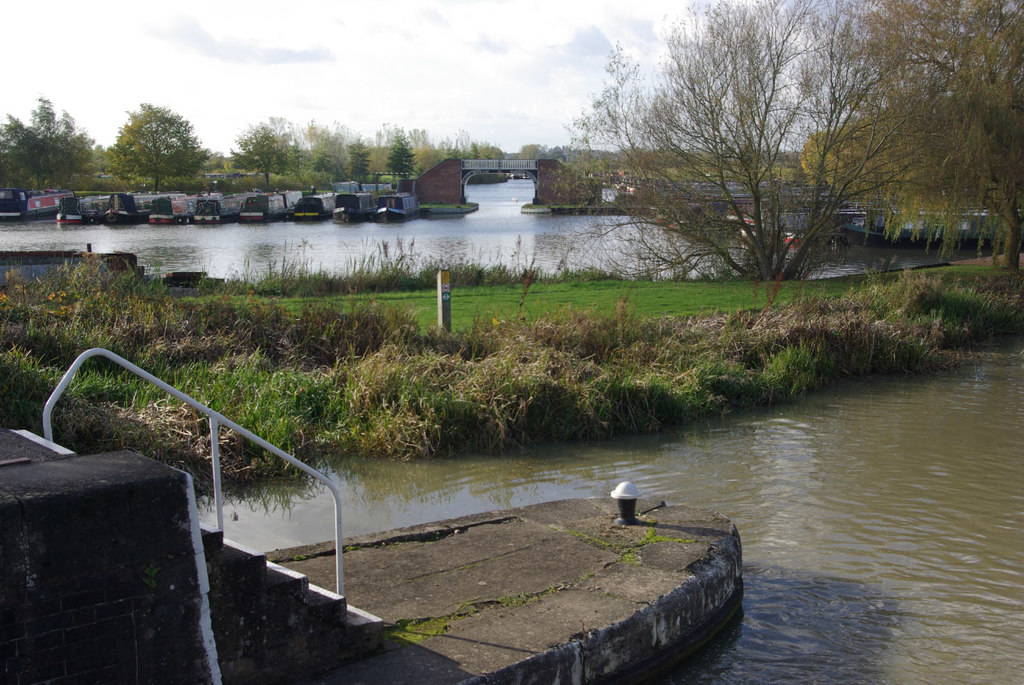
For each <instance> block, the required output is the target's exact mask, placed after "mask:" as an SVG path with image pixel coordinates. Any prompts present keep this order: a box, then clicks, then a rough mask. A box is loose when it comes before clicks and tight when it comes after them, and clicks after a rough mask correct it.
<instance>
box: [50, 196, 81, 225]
mask: <svg viewBox="0 0 1024 685" xmlns="http://www.w3.org/2000/svg"><path fill="white" fill-rule="evenodd" d="M57 223H58V224H70V225H75V224H83V223H85V221H84V220H83V218H82V202H81V200H79V199H78V198H77V197H74V196H72V197H62V198H61V199H60V201H59V202H57Z"/></svg>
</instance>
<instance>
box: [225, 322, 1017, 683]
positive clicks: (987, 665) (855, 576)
mask: <svg viewBox="0 0 1024 685" xmlns="http://www.w3.org/2000/svg"><path fill="white" fill-rule="evenodd" d="M1022 352H1024V340H1016V341H1013V342H1012V343H1011V344H1010V345H1009V346H1003V347H999V348H994V349H992V350H989V351H986V352H984V353H983V354H982V355H980V358H979V360H978V361H977V362H970V363H967V364H965V365H964V366H963V367H962V368H960V369H957V370H954V371H952V372H947V373H940V374H935V375H931V376H923V377H889V378H885V377H882V378H869V379H861V380H856V381H851V382H848V383H844V384H842V385H840V386H837V387H835V388H833V389H830V390H826V391H823V392H820V393H816V394H814V395H812V396H810V397H807V398H806V399H804V400H802V401H799V402H795V403H792V404H788V405H784V406H779V407H775V408H772V409H770V410H767V411H758V412H749V413H738V414H736V415H733V416H731V417H727V418H726V419H724V420H720V421H719V420H716V421H708V422H705V423H703V424H700V425H696V426H693V427H689V428H687V429H686V430H685V431H681V432H679V433H675V434H672V433H665V434H660V435H653V436H642V437H636V438H629V439H623V440H616V441H609V442H602V443H577V444H570V445H562V446H557V447H550V448H537V449H531V450H528V451H525V452H523V453H520V454H516V455H514V456H509V457H486V456H476V457H474V456H469V457H465V458H460V459H452V460H432V461H426V462H413V463H399V462H387V461H361V460H350V461H346V462H343V463H340V464H338V465H337V466H336V473H335V476H336V478H337V480H338V483H339V486H340V488H341V490H342V492H343V496H344V497H345V502H346V505H345V510H344V517H345V520H344V525H345V531H346V534H348V535H356V534H360V533H366V532H373V531H379V530H384V529H388V528H393V527H398V526H404V525H411V524H416V523H423V522H426V521H430V520H438V519H443V518H447V517H451V516H458V515H462V514H469V513H476V512H480V511H486V510H491V509H500V508H505V507H510V506H518V505H525V504H531V503H535V502H540V501H546V500H552V499H558V498H565V497H606V496H607V495H608V492H609V491H610V490H611V489H612V488H613V487H614V485H615V484H616V483H617V482H618V481H620V480H626V479H629V480H632V481H634V482H635V483H637V484H638V485H639V487H640V488H641V490H642V491H643V492H645V493H646V494H649V495H650V496H652V497H655V498H659V499H665V500H667V501H670V502H686V503H690V504H695V505H699V506H707V507H710V508H713V509H716V510H718V511H721V512H723V513H725V514H726V515H728V516H729V517H730V518H731V519H732V520H733V521H734V522H735V523H736V524H737V527H738V528H739V530H740V534H741V536H742V538H743V546H744V560H745V567H744V574H745V577H746V588H747V592H746V596H745V598H744V615H743V617H742V619H740V621H739V622H738V624H737V625H736V626H734V627H733V629H732V630H730V631H729V632H727V633H726V634H724V635H723V636H721V637H720V638H719V639H718V640H716V642H715V644H714V645H713V647H712V649H711V650H710V651H708V652H707V653H705V654H704V655H702V657H701V659H699V660H698V661H696V662H687V663H686V664H685V665H684V666H683V667H681V668H680V670H679V671H677V672H676V673H674V674H671V675H670V676H668V677H667V679H666V680H665V681H664V682H666V683H682V682H702V683H704V682H720V683H746V682H789V681H794V680H795V681H800V682H809V681H810V682H844V683H861V682H895V683H902V682H924V681H928V680H938V681H941V682H950V681H957V682H1015V681H1019V675H1020V672H1021V671H1022V670H1024V653H1022V652H1021V650H1020V644H1019V640H1020V638H1019V636H1020V635H1021V633H1022V631H1024V534H1022V530H1024V489H1022V488H1021V483H1024V450H1021V449H1020V426H1021V425H1024V356H1022ZM268 503H269V505H268ZM264 506H269V510H270V512H269V513H267V512H265V511H264V510H263V509H262V508H263V507H264ZM228 511H229V514H230V513H237V514H238V521H231V520H230V517H229V521H228V523H227V533H228V535H229V536H230V537H232V538H235V539H238V540H239V541H241V542H243V543H244V544H247V545H249V546H251V547H256V548H261V549H272V548H275V547H281V546H287V545H293V544H299V543H303V542H317V541H322V540H327V539H330V538H331V536H332V534H333V530H332V516H333V504H332V502H331V500H330V498H329V497H327V496H324V495H323V494H322V493H319V494H318V493H317V492H316V491H314V492H313V494H312V495H310V494H309V493H302V492H300V490H297V489H295V488H294V486H292V487H291V488H290V489H287V490H282V491H279V492H278V493H277V494H273V495H268V494H266V493H262V494H256V495H250V496H248V497H247V498H244V499H234V500H232V501H231V503H230V504H229V508H228ZM210 515H211V514H210V512H207V513H206V514H205V516H207V517H209V516H210ZM694 664H697V665H696V666H695V665H694Z"/></svg>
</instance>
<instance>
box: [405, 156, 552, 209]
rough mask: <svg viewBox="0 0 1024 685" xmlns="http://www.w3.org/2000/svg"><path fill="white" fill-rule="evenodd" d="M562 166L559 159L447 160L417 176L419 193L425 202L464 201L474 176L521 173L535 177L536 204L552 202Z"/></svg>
mask: <svg viewBox="0 0 1024 685" xmlns="http://www.w3.org/2000/svg"><path fill="white" fill-rule="evenodd" d="M558 168H559V162H558V160H556V159H446V160H444V161H443V162H441V163H440V164H437V165H436V166H434V167H433V168H432V169H430V170H429V171H427V172H425V173H424V174H423V175H422V176H420V177H419V178H418V179H416V194H417V195H418V196H419V199H420V202H421V203H426V204H429V203H437V204H453V205H454V204H462V203H465V201H466V181H468V180H469V179H470V178H472V177H473V176H475V175H477V174H521V175H524V176H528V177H529V178H531V179H532V180H533V204H548V203H550V202H551V201H552V199H553V197H554V192H553V189H554V188H555V186H556V185H557V184H556V183H555V178H556V176H557V171H558Z"/></svg>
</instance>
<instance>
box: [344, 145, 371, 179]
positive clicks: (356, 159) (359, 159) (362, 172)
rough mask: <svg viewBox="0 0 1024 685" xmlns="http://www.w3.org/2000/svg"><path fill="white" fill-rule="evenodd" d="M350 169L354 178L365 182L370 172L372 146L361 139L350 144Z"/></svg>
mask: <svg viewBox="0 0 1024 685" xmlns="http://www.w3.org/2000/svg"><path fill="white" fill-rule="evenodd" d="M348 160H349V169H350V171H351V173H352V178H353V179H355V180H357V181H359V182H360V183H363V182H365V181H366V178H367V175H368V174H369V173H370V148H368V147H366V143H364V142H363V141H362V140H361V139H357V140H354V141H352V142H351V143H349V144H348Z"/></svg>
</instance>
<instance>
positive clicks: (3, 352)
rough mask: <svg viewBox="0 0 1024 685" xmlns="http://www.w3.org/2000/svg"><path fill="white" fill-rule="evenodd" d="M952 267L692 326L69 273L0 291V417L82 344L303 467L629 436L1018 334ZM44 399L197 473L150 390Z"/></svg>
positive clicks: (1015, 316)
mask: <svg viewBox="0 0 1024 685" xmlns="http://www.w3.org/2000/svg"><path fill="white" fill-rule="evenodd" d="M952 273H953V274H954V275H950V276H941V275H922V274H905V275H904V276H902V277H900V278H898V279H893V278H882V277H876V278H869V279H867V280H865V281H864V282H863V283H861V284H859V285H858V286H856V287H853V288H851V290H850V291H849V293H848V294H847V295H846V296H843V297H819V296H817V295H807V296H802V297H797V298H796V299H795V300H794V301H793V302H791V303H789V304H786V305H780V304H779V303H778V302H776V303H775V304H774V305H773V306H766V307H763V308H759V309H752V310H733V311H725V312H718V313H714V314H708V315H702V316H693V317H667V316H658V317H651V316H641V315H639V314H637V313H636V311H635V308H634V307H633V306H632V305H631V304H630V302H629V301H628V300H624V299H622V300H619V301H618V302H616V303H615V306H614V307H611V308H610V309H609V313H607V314H597V313H594V312H589V311H577V310H568V311H566V310H557V311H555V312H552V313H544V312H538V313H537V314H536V315H534V316H530V317H514V318H506V319H502V318H499V317H496V316H487V315H483V316H480V317H479V318H478V319H477V320H476V321H475V322H474V323H473V325H472V326H470V327H469V328H468V329H466V330H464V331H461V332H456V333H453V334H449V333H446V332H444V331H440V330H438V329H434V328H431V329H424V328H421V327H420V326H418V325H417V324H416V321H415V319H414V318H413V317H412V315H411V314H410V313H409V312H408V311H405V310H402V309H399V308H394V307H389V306H385V305H382V304H380V303H377V302H375V301H374V300H372V299H369V298H357V297H351V298H348V299H344V298H343V299H340V300H338V299H323V298H315V297H314V298H311V299H310V300H309V301H308V302H306V303H305V304H304V305H303V306H302V307H301V308H300V309H299V310H298V311H291V310H288V309H285V308H283V307H281V306H279V305H277V304H274V303H273V302H272V301H269V300H267V299H264V298H261V297H259V296H257V295H256V294H255V293H254V292H251V291H243V290H242V288H244V287H245V286H243V285H240V284H235V285H233V286H231V287H235V288H239V292H246V294H245V295H243V296H233V297H228V296H224V297H208V298H202V299H198V300H191V301H186V300H182V299H179V298H174V297H171V296H169V295H168V293H167V292H166V289H164V288H162V287H161V286H159V285H145V284H140V283H138V282H137V281H129V280H123V279H116V278H111V277H109V276H108V275H105V274H101V273H99V272H96V271H88V270H74V271H68V272H63V273H61V274H56V275H54V276H53V277H51V278H48V279H46V280H44V281H40V282H33V283H16V284H14V285H12V286H10V287H8V289H7V291H5V292H4V293H3V294H2V296H0V390H2V392H3V394H4V396H5V397H8V398H11V399H12V401H8V402H5V403H4V404H3V406H0V425H3V426H5V427H8V428H28V429H30V430H35V431H38V430H39V417H40V414H41V411H42V406H43V403H44V401H45V398H46V396H47V395H48V393H49V391H50V390H51V389H52V388H53V387H54V385H55V384H56V382H57V379H58V378H59V377H60V375H61V373H62V372H63V370H64V369H65V368H67V366H68V365H69V364H70V363H71V361H72V360H73V359H74V357H75V356H76V355H77V354H79V353H80V352H81V351H82V350H83V349H85V348H87V347H91V346H103V347H107V348H108V349H111V350H113V351H114V352H117V353H118V354H121V355H122V356H124V357H126V358H128V359H131V360H132V361H134V362H136V363H138V364H139V365H140V366H143V367H144V368H147V369H148V370H150V371H152V372H153V373H155V374H156V375H157V376H159V377H161V378H163V379H164V380H166V381H168V382H169V383H171V384H172V385H174V386H176V387H179V388H180V389H181V390H183V391H184V392H186V393H188V394H189V395H191V396H193V397H195V398H197V399H199V400H200V401H202V402H204V403H206V404H208V405H209V406H211V407H213V408H214V409H216V410H218V411H220V412H222V413H223V414H225V415H226V416H228V417H229V418H231V419H233V420H235V421H237V422H238V423H240V424H241V425H244V426H246V427H247V428H249V429H250V430H253V431H254V432H256V433H257V434H259V435H261V436H262V437H264V438H266V439H267V440H269V441H270V442H272V443H274V444H277V445H279V446H280V447H282V448H283V449H286V450H288V451H290V452H293V453H295V454H297V455H298V456H300V458H303V459H305V460H308V461H311V462H313V463H316V464H325V463H328V462H330V461H331V460H332V459H335V458H336V457H339V456H343V455H360V456H366V457H370V456H374V457H384V458H399V459H415V458H423V457H430V456H434V455H442V454H457V453H459V452H464V451H476V452H479V451H486V452H502V451H507V450H511V449H516V448H518V447H521V446H524V445H529V444H532V443H537V442H552V441H564V440H573V439H581V438H586V439H597V438H605V437H610V436H614V435H620V434H624V433H637V432H650V431H655V430H659V429H662V428H665V427H670V426H683V425H686V424H687V423H689V422H692V421H694V420H697V419H699V418H701V417H706V416H716V415H721V414H723V413H726V412H728V411H730V410H731V409H732V408H734V407H755V406H764V405H767V404H770V403H772V402H778V401H783V400H787V399H790V398H793V397H797V396H799V395H801V394H802V393H805V392H808V391H811V390H814V389H817V388H821V387H823V386H825V385H828V384H829V383H832V382H834V381H835V380H837V379H839V378H843V377H849V376H855V375H863V374H871V373H910V372H919V371H923V370H929V369H936V368H941V367H943V366H945V365H948V364H952V363H955V362H956V360H957V359H958V354H959V351H960V350H961V349H963V348H964V346H966V345H969V344H972V343H974V342H977V341H979V340H983V339H985V338H986V337H987V336H990V335H993V334H997V333H1020V332H1024V307H1022V302H1024V294H1022V293H1024V286H1022V285H1021V281H1020V280H1019V279H1015V278H1014V277H1012V276H1001V277H988V276H978V277H973V276H972V277H970V278H969V279H966V278H959V277H957V276H955V272H952ZM381 278H385V279H386V278H387V277H386V275H383V274H382V275H381ZM248 285H249V286H251V285H252V283H249V284H248ZM66 397H67V399H65V400H62V402H61V405H60V406H59V410H58V414H57V417H56V419H57V420H56V422H55V428H56V430H57V440H58V441H59V442H61V443H62V444H65V445H67V446H68V447H70V448H72V449H75V450H76V451H79V452H90V451H99V450H109V449H134V450H137V451H139V452H141V453H144V454H147V455H149V456H152V457H154V458H158V459H161V460H164V461H167V462H168V463H172V464H174V465H176V466H179V467H182V468H186V469H188V470H190V471H192V472H193V473H195V474H196V475H197V477H198V478H199V479H200V480H203V479H205V478H206V477H207V475H206V471H207V469H208V464H207V459H208V454H209V435H208V430H209V429H208V426H207V424H206V422H205V420H201V418H200V417H199V416H197V415H196V414H195V413H194V412H193V411H192V410H190V409H189V408H188V407H183V406H182V405H180V404H179V403H177V402H174V401H171V400H169V399H168V398H166V397H163V396H162V394H161V393H160V392H159V391H157V390H156V389H154V388H152V387H151V386H148V385H146V384H144V383H141V382H139V381H138V380H136V379H134V377H131V376H129V375H127V374H125V373H123V372H121V371H119V370H118V369H117V368H116V367H113V366H112V365H109V364H107V363H106V362H103V361H100V360H96V362H95V363H92V362H91V363H90V364H89V365H87V367H86V368H85V369H83V371H82V373H81V374H80V376H79V379H78V380H76V382H75V383H74V384H73V385H72V387H71V388H70V391H69V393H68V395H67V396H66ZM220 443H221V446H222V457H223V460H224V465H225V471H226V473H227V475H228V477H229V478H231V479H234V480H254V479H261V478H268V477H277V476H280V475H284V474H291V475H294V473H293V472H292V471H291V470H290V468H286V467H285V466H284V465H283V464H282V463H281V462H279V461H278V460H276V459H275V458H272V457H271V456H269V455H266V454H263V453H261V451H260V450H258V449H254V448H253V447H252V446H249V445H246V444H244V443H242V442H241V441H240V440H238V438H237V437H236V436H233V435H231V434H230V433H225V434H223V435H222V436H221V437H220Z"/></svg>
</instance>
